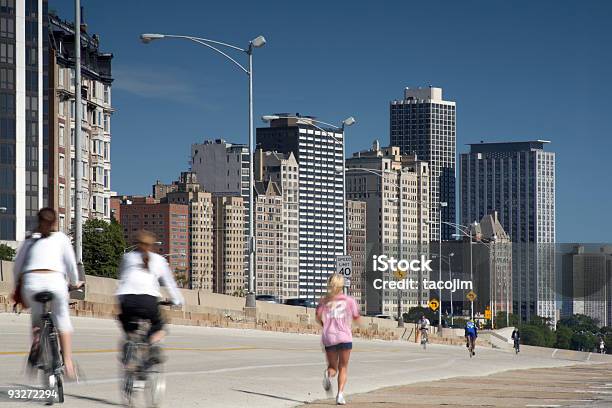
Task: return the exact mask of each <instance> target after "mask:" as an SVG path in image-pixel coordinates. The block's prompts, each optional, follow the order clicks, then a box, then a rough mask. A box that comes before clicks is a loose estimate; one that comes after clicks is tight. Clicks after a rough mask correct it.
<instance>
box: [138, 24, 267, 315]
mask: <svg viewBox="0 0 612 408" xmlns="http://www.w3.org/2000/svg"><path fill="white" fill-rule="evenodd" d="M163 38H177V39H185V40H189V41H193V42H195V43H198V44H200V45H203V46H204V47H208V48H210V49H212V50H213V51H215V52H217V53H219V54H221V55H223V56H224V57H225V58H227V59H228V60H230V61H231V62H232V63H234V64H235V65H236V66H237V67H238V68H240V69H241V70H242V71H244V73H245V74H247V76H248V78H249V244H248V253H249V274H248V293H247V296H246V303H245V306H246V307H248V308H255V307H256V306H257V303H256V301H255V228H254V225H255V224H254V222H255V220H254V215H255V211H254V208H253V195H254V192H253V190H254V180H255V179H254V175H253V157H254V152H255V151H254V148H255V143H254V137H253V130H254V129H253V50H254V49H255V48H261V47H263V46H264V45H265V44H266V39H265V38H264V37H263V36H261V35H260V36H257V37H255V38H254V39H253V40H251V41H249V45H248V47H247V48H246V49H244V48H240V47H237V46H235V45H231V44H227V43H224V42H221V41H215V40H210V39H207V38H200V37H192V36H186V35H173V34H141V35H140V39H141V40H142V42H143V43H145V44H148V43H150V42H151V41H154V40H160V39H163ZM219 46H221V47H225V48H229V49H232V50H235V51H240V52H244V53H246V54H247V56H248V60H249V61H248V68H245V67H244V66H242V64H240V63H239V62H238V61H236V60H235V59H234V58H232V57H231V56H229V55H228V54H227V53H225V52H224V51H222V50H220V49H219V48H218V47H219Z"/></svg>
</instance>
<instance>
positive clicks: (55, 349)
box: [49, 323, 64, 403]
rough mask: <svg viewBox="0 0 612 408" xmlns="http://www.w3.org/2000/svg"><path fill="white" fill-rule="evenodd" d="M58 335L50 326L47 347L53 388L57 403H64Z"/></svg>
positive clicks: (53, 327)
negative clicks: (53, 383)
mask: <svg viewBox="0 0 612 408" xmlns="http://www.w3.org/2000/svg"><path fill="white" fill-rule="evenodd" d="M57 337H58V333H57V330H55V326H53V325H52V323H51V325H50V328H49V345H50V350H49V351H50V352H51V356H52V358H51V361H52V374H51V375H53V376H55V388H56V391H57V401H58V402H60V403H63V402H64V378H63V371H62V370H63V368H64V362H63V359H62V354H61V353H60V349H59V344H58V340H57Z"/></svg>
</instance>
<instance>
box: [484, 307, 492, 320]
mask: <svg viewBox="0 0 612 408" xmlns="http://www.w3.org/2000/svg"><path fill="white" fill-rule="evenodd" d="M484 317H485V319H487V320H491V308H490V307H489V306H487V308H486V309H485V312H484Z"/></svg>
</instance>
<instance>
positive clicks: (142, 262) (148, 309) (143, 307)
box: [117, 230, 184, 365]
mask: <svg viewBox="0 0 612 408" xmlns="http://www.w3.org/2000/svg"><path fill="white" fill-rule="evenodd" d="M155 241H156V240H155V235H154V234H153V233H151V232H149V231H145V230H141V231H138V233H137V235H136V249H135V250H134V251H131V252H128V253H127V254H125V255H123V259H122V260H121V265H120V266H119V287H118V289H117V296H118V297H119V306H120V310H121V313H120V315H119V320H120V321H121V325H122V327H123V330H124V331H125V333H126V334H127V333H131V332H134V331H136V330H137V329H138V326H137V323H136V322H137V320H138V319H144V320H148V321H149V322H150V323H151V327H150V329H149V333H148V339H149V342H150V344H151V351H150V361H149V363H150V364H151V365H153V364H159V363H161V362H162V361H161V360H162V356H161V350H160V348H159V344H158V343H159V342H160V341H161V340H162V339H163V338H164V335H165V332H164V330H163V321H162V316H161V312H160V309H159V305H158V298H160V297H161V292H160V288H159V281H161V282H162V283H163V284H164V286H165V287H166V288H167V289H168V292H170V296H171V297H172V302H173V303H174V304H175V305H180V304H183V303H184V300H183V296H182V295H181V292H180V291H179V290H178V289H177V287H176V282H175V281H174V278H173V276H172V271H171V270H170V266H169V265H168V262H167V261H166V259H165V258H164V257H163V256H161V255H159V254H157V253H155V252H152V251H151V250H152V249H153V245H154V244H155ZM123 357H124V356H122V358H123Z"/></svg>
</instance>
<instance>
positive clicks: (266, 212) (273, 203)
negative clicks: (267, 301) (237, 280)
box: [254, 181, 291, 301]
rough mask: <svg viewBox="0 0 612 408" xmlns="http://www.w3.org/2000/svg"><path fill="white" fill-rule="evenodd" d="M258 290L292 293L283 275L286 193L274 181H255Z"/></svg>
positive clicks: (285, 295)
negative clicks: (284, 197) (284, 204)
mask: <svg viewBox="0 0 612 408" xmlns="http://www.w3.org/2000/svg"><path fill="white" fill-rule="evenodd" d="M254 203H255V240H256V242H257V245H256V252H255V285H256V286H255V288H256V289H255V291H256V293H257V294H258V295H273V296H275V297H276V298H277V299H279V300H280V301H284V300H285V299H288V298H290V297H291V294H290V293H288V292H287V290H286V288H285V282H284V277H283V226H284V225H283V224H284V223H283V194H282V192H281V189H280V186H279V185H278V184H276V183H275V182H273V181H267V182H264V181H258V182H256V183H255V202H254Z"/></svg>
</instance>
